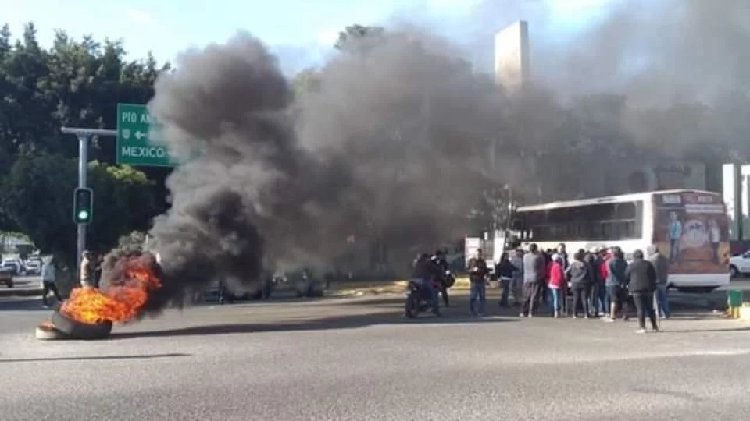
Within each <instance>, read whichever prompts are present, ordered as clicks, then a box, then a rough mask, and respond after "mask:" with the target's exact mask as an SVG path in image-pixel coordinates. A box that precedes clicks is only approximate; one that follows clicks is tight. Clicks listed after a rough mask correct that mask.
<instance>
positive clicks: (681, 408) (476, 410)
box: [0, 297, 750, 421]
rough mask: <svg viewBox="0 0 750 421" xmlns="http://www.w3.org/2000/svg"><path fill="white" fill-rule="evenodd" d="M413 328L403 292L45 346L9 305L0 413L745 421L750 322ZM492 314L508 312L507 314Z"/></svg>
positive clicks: (31, 320) (209, 315)
mask: <svg viewBox="0 0 750 421" xmlns="http://www.w3.org/2000/svg"><path fill="white" fill-rule="evenodd" d="M456 301H457V303H456V304H457V307H456V308H451V309H447V310H446V317H444V318H442V319H436V318H432V317H424V318H422V319H420V320H417V321H405V320H404V319H403V318H402V317H401V303H400V300H399V299H394V298H388V297H386V298H382V297H381V298H377V297H372V298H358V299H338V300H322V301H317V302H271V303H252V304H240V305H233V306H201V307H196V308H191V309H188V310H186V311H184V312H176V311H170V312H167V313H166V314H165V315H164V316H163V317H161V318H159V319H154V320H145V321H143V322H141V323H137V324H133V325H130V326H124V327H118V328H117V329H116V334H115V335H114V336H113V338H112V339H111V340H107V341H98V342H75V341H71V342H56V343H43V342H38V341H36V340H34V339H33V338H32V334H31V331H32V328H33V327H34V325H35V324H36V323H37V322H38V320H39V319H41V318H43V317H44V316H45V315H46V314H47V313H46V312H44V311H42V310H39V309H38V305H37V304H38V303H37V302H28V301H4V302H0V317H2V323H0V367H1V368H0V369H1V370H2V373H3V375H2V376H0V385H1V386H0V387H1V388H2V389H1V390H3V391H4V392H3V393H2V394H0V407H1V408H3V411H2V412H3V416H2V419H3V420H8V421H12V420H34V421H38V420H54V421H65V420H76V421H78V420H80V419H116V420H122V421H127V420H139V421H143V420H160V421H161V420H186V421H187V420H220V421H224V420H283V421H293V420H305V421H308V420H415V419H420V420H462V421H463V420H483V421H484V420H489V419H508V420H521V421H523V420H596V421H601V420H602V419H609V420H628V421H632V420H640V419H659V420H679V421H691V420H700V421H705V420H715V419H749V418H750V402H748V400H747V399H746V396H747V380H746V373H747V367H748V363H747V361H748V359H749V358H750V334H749V333H748V331H747V330H748V329H750V325H748V324H743V323H742V322H739V321H727V320H721V319H719V318H718V317H717V316H716V315H713V314H711V313H710V312H709V311H706V310H698V309H689V308H683V309H682V310H681V313H680V314H679V315H678V316H677V317H676V318H674V319H673V320H669V321H665V322H664V324H663V328H664V332H662V333H659V334H647V335H636V334H635V333H634V332H633V331H634V329H635V326H634V325H633V323H623V322H620V323H615V324H605V323H602V322H600V321H598V320H582V319H579V320H572V319H561V320H556V319H550V318H544V317H538V318H534V319H524V320H519V319H516V318H513V317H511V315H510V314H507V313H500V314H498V315H495V316H493V317H489V318H487V319H483V320H477V319H472V318H470V317H468V316H467V312H466V302H465V299H464V298H460V297H459V298H457V300H456ZM496 313H497V311H496Z"/></svg>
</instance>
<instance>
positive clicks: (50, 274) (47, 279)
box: [42, 256, 62, 308]
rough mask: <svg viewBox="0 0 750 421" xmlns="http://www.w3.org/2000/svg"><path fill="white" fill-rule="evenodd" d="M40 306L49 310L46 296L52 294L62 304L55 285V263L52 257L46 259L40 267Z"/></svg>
mask: <svg viewBox="0 0 750 421" xmlns="http://www.w3.org/2000/svg"><path fill="white" fill-rule="evenodd" d="M42 289H43V290H42V305H43V306H44V308H49V302H48V301H47V295H49V293H50V292H52V293H53V294H54V295H55V298H56V299H57V301H58V302H62V297H61V296H60V291H58V290H57V285H56V284H55V263H54V259H53V258H52V256H50V257H48V258H47V259H46V260H45V262H44V264H43V265H42Z"/></svg>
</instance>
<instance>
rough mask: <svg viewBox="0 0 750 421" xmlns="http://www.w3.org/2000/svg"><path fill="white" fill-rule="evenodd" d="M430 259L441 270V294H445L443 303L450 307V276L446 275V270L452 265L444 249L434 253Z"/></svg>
mask: <svg viewBox="0 0 750 421" xmlns="http://www.w3.org/2000/svg"><path fill="white" fill-rule="evenodd" d="M430 260H431V261H432V263H433V264H434V265H435V266H437V268H438V269H439V270H440V277H439V278H438V279H440V295H442V296H443V304H445V306H446V307H448V305H449V302H448V285H447V283H448V278H447V276H446V272H448V271H450V265H449V264H448V260H447V259H446V258H445V253H443V251H442V250H439V249H438V250H437V251H436V252H435V254H433V255H432V257H431V258H430Z"/></svg>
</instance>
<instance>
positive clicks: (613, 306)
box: [605, 246, 628, 322]
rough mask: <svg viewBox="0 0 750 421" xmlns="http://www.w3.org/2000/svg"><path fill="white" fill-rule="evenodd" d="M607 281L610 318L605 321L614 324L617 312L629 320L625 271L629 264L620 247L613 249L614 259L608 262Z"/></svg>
mask: <svg viewBox="0 0 750 421" xmlns="http://www.w3.org/2000/svg"><path fill="white" fill-rule="evenodd" d="M606 264H607V280H606V283H605V288H606V289H607V295H609V302H610V304H609V318H607V319H605V321H608V322H613V321H615V319H617V312H618V311H619V312H621V313H622V319H623V320H628V291H627V280H626V279H625V271H626V270H627V268H628V262H627V261H626V260H625V255H624V254H623V252H622V249H621V248H620V247H617V246H615V247H612V258H610V259H609V260H608V261H607V263H606Z"/></svg>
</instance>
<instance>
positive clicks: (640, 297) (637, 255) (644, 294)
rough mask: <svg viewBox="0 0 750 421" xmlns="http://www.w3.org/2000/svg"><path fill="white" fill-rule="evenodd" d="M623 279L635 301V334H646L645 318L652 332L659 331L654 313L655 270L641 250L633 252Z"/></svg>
mask: <svg viewBox="0 0 750 421" xmlns="http://www.w3.org/2000/svg"><path fill="white" fill-rule="evenodd" d="M625 279H626V282H627V284H628V290H629V291H630V295H632V296H633V301H635V308H636V313H637V314H638V327H639V329H638V331H637V333H646V316H647V315H648V318H649V320H650V321H651V328H652V329H653V330H654V332H657V331H658V330H659V326H658V325H657V324H656V312H655V311H654V292H655V291H656V270H655V269H654V265H653V264H652V263H651V262H649V261H648V260H645V259H644V258H643V250H635V251H634V252H633V262H632V263H630V264H629V265H628V268H627V269H625Z"/></svg>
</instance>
